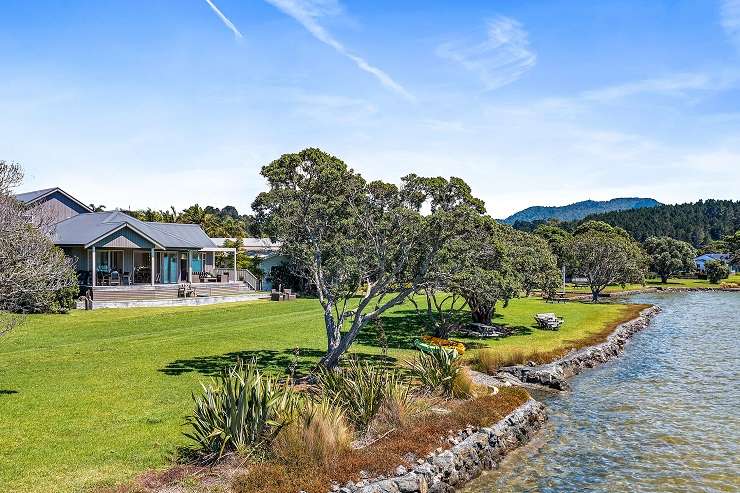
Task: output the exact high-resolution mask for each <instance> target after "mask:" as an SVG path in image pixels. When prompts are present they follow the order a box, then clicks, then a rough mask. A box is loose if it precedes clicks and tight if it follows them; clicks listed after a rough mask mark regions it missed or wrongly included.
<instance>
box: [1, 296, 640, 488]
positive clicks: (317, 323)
mask: <svg viewBox="0 0 740 493" xmlns="http://www.w3.org/2000/svg"><path fill="white" fill-rule="evenodd" d="M626 310H627V307H625V306H621V305H586V304H580V303H568V304H562V305H549V304H548V305H545V303H544V302H542V301H540V300H535V299H523V300H514V301H512V303H511V304H510V306H509V307H508V308H506V309H502V310H500V316H499V317H498V320H497V322H499V323H506V324H509V325H512V326H516V327H520V335H516V336H512V337H509V338H506V339H503V340H501V341H493V342H491V344H494V345H500V346H502V347H511V348H521V349H526V350H531V349H543V350H549V349H554V348H556V347H557V346H558V345H559V344H561V343H562V342H563V341H566V340H568V339H574V338H577V337H579V336H582V335H584V334H587V333H588V332H591V331H595V330H599V329H601V328H603V327H605V325H606V324H608V323H610V321H613V320H614V319H616V318H619V317H620V316H622V315H623V314H624V313H625V311H626ZM543 311H554V312H556V313H557V314H558V315H561V316H564V317H565V318H566V323H565V324H564V326H563V327H562V329H561V331H559V332H549V331H541V330H537V329H534V328H532V316H533V314H534V313H537V312H543ZM382 325H383V328H384V332H385V334H386V338H387V341H388V343H387V345H388V347H389V348H390V349H389V356H388V358H389V359H388V360H389V361H391V362H393V361H394V360H395V359H397V358H401V357H406V356H408V355H410V354H412V351H411V350H410V347H411V343H412V341H413V339H414V337H415V336H416V335H417V334H418V333H419V332H420V327H419V324H418V320H417V319H416V317H415V316H414V312H413V311H412V309H411V307H410V306H409V305H404V306H401V307H398V308H397V309H396V310H395V311H394V312H393V313H392V314H391V315H390V316H388V317H385V318H384V322H383V324H382ZM324 341H325V338H324V335H323V325H322V317H321V311H320V310H319V309H318V303H317V302H316V301H315V300H308V299H304V300H298V301H296V302H291V303H270V302H263V301H258V302H248V303H240V304H229V305H214V306H207V307H193V308H162V309H159V308H145V309H125V310H97V311H94V312H85V311H75V312H73V313H71V314H69V315H39V316H32V317H30V318H29V319H28V322H27V323H26V324H25V325H24V326H22V327H21V328H19V329H17V330H16V331H14V332H12V333H11V334H10V335H8V336H6V337H5V338H3V339H2V340H0V491H2V492H11V491H13V492H16V491H24V492H42V491H43V492H52V491H53V492H72V491H86V490H90V489H94V487H95V486H96V485H110V484H114V483H116V482H120V481H125V480H127V479H129V478H131V477H132V476H134V475H136V474H137V473H138V472H141V471H143V470H145V469H149V468H158V467H163V466H166V465H167V464H168V463H169V461H170V460H171V457H172V455H173V452H174V451H175V450H176V447H177V446H178V445H182V444H184V443H185V440H184V439H183V437H182V436H181V432H182V430H183V427H182V423H183V418H184V416H185V415H186V414H187V413H188V412H189V410H190V407H191V399H190V393H191V392H193V391H197V388H198V382H199V381H202V380H204V379H205V378H207V377H206V376H207V375H211V374H213V373H214V372H216V371H218V370H219V369H220V368H222V367H223V366H225V365H227V364H229V363H231V362H233V361H234V360H235V359H236V358H237V356H242V357H244V358H251V357H254V358H256V359H257V361H258V362H259V363H260V364H261V365H263V366H268V367H271V368H273V369H274V370H275V371H285V369H286V368H287V367H288V366H289V365H290V364H291V362H292V361H293V358H294V356H293V352H294V351H293V350H294V348H299V350H300V358H299V364H300V368H301V369H303V370H305V369H307V368H309V367H310V365H312V364H313V363H315V362H316V360H317V359H318V358H319V357H320V355H321V354H322V351H323V348H324V345H325V342H324ZM354 351H355V352H357V353H359V354H361V355H364V356H365V357H370V358H375V359H378V360H380V359H382V355H381V348H380V347H379V345H378V343H377V331H376V329H375V328H372V327H371V328H369V330H367V331H366V333H365V334H363V335H362V336H361V337H360V341H359V344H357V345H356V346H355V348H354Z"/></svg>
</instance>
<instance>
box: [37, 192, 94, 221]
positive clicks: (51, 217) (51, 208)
mask: <svg viewBox="0 0 740 493" xmlns="http://www.w3.org/2000/svg"><path fill="white" fill-rule="evenodd" d="M83 212H87V211H86V210H85V209H84V208H82V207H80V205H79V204H78V203H77V202H75V201H74V200H70V199H69V198H67V197H66V196H64V195H62V194H61V193H59V192H54V193H53V194H51V195H49V196H48V197H47V198H45V199H43V200H42V201H40V202H38V203H36V204H35V205H34V206H33V207H31V209H30V213H31V220H32V221H33V222H34V224H39V223H41V224H53V223H58V222H59V221H63V220H64V219H67V218H70V217H72V216H76V215H77V214H82V213H83Z"/></svg>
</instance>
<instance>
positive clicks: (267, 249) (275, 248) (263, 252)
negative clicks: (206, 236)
mask: <svg viewBox="0 0 740 493" xmlns="http://www.w3.org/2000/svg"><path fill="white" fill-rule="evenodd" d="M238 240H239V238H211V241H213V243H214V244H216V245H217V246H223V245H224V244H225V243H226V242H227V241H229V242H238ZM280 247H281V242H279V241H272V240H270V239H269V238H242V239H241V244H240V245H239V246H238V247H237V248H238V249H239V251H241V252H245V253H246V254H247V255H249V256H252V257H258V258H259V259H260V263H259V268H260V270H262V272H264V273H265V276H264V278H263V279H261V281H260V285H261V288H262V289H263V290H265V291H270V290H272V288H273V285H272V277H271V275H270V273H271V272H272V269H273V268H274V267H279V266H281V265H283V264H287V263H288V258H287V257H286V256H285V255H282V254H281V253H280ZM275 287H276V288H277V286H275Z"/></svg>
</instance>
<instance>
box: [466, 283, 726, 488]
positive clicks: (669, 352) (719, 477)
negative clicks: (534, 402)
mask: <svg viewBox="0 0 740 493" xmlns="http://www.w3.org/2000/svg"><path fill="white" fill-rule="evenodd" d="M632 301H636V302H640V303H653V304H658V305H660V306H661V307H662V308H663V313H662V314H660V315H658V317H657V318H655V319H654V321H653V323H652V324H651V326H650V327H649V328H648V329H647V330H645V331H643V332H641V333H640V334H638V335H636V336H635V337H634V338H633V339H632V341H631V342H630V343H628V345H627V349H626V351H625V353H624V354H623V355H622V357H621V358H619V359H617V360H615V361H613V362H611V363H609V364H607V365H605V366H603V367H600V368H598V369H594V370H587V371H586V372H585V373H582V374H581V375H579V376H577V377H575V378H574V379H573V380H572V381H571V383H572V385H573V392H571V393H567V394H563V395H559V396H542V395H540V396H537V397H538V398H540V399H541V400H542V401H543V402H544V403H545V405H546V406H547V408H548V411H549V415H550V422H549V423H548V424H547V426H546V429H545V430H544V432H543V433H541V434H540V435H539V437H538V438H537V439H536V440H535V442H532V443H530V444H528V445H527V446H525V447H523V448H522V449H520V450H519V451H517V452H515V453H514V454H512V455H510V456H509V457H507V459H506V460H505V461H504V462H503V463H502V465H501V467H500V468H499V469H498V470H496V471H492V472H490V473H486V475H484V476H482V477H481V478H479V479H478V480H476V481H475V482H473V483H471V484H470V486H469V487H468V488H467V489H465V490H464V491H465V492H466V493H473V492H475V493H482V492H499V491H504V492H525V491H526V492H535V491H537V492H540V491H541V492H551V491H558V492H560V491H603V492H621V491H624V492H627V491H629V492H659V491H660V492H663V491H665V492H672V491H676V492H678V491H681V492H687V491H688V492H695V491H707V492H719V491H722V492H724V491H733V492H737V491H740V382H739V380H740V378H739V377H740V293H676V294H645V295H639V296H635V297H633V298H632Z"/></svg>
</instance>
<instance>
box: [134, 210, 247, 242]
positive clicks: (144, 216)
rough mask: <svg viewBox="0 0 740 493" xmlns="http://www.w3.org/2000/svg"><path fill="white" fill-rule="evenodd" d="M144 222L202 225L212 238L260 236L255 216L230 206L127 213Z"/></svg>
mask: <svg viewBox="0 0 740 493" xmlns="http://www.w3.org/2000/svg"><path fill="white" fill-rule="evenodd" d="M122 212H125V213H126V214H128V215H129V216H132V217H135V218H136V219H138V220H140V221H151V222H160V223H181V224H198V225H200V226H201V227H202V228H203V230H204V231H205V232H206V234H207V235H208V236H210V237H212V238H246V237H249V236H260V231H259V228H258V227H257V224H256V222H255V220H254V216H252V215H249V214H239V211H238V210H237V209H236V207H234V206H231V205H227V206H226V207H224V208H223V209H219V208H217V207H213V206H210V205H207V206H205V207H201V206H200V205H199V204H194V205H191V206H190V207H188V208H187V209H184V210H182V211H179V212H178V211H177V210H176V209H175V208H174V207H171V208H170V209H169V210H156V209H151V208H148V209H139V210H124V211H122Z"/></svg>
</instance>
